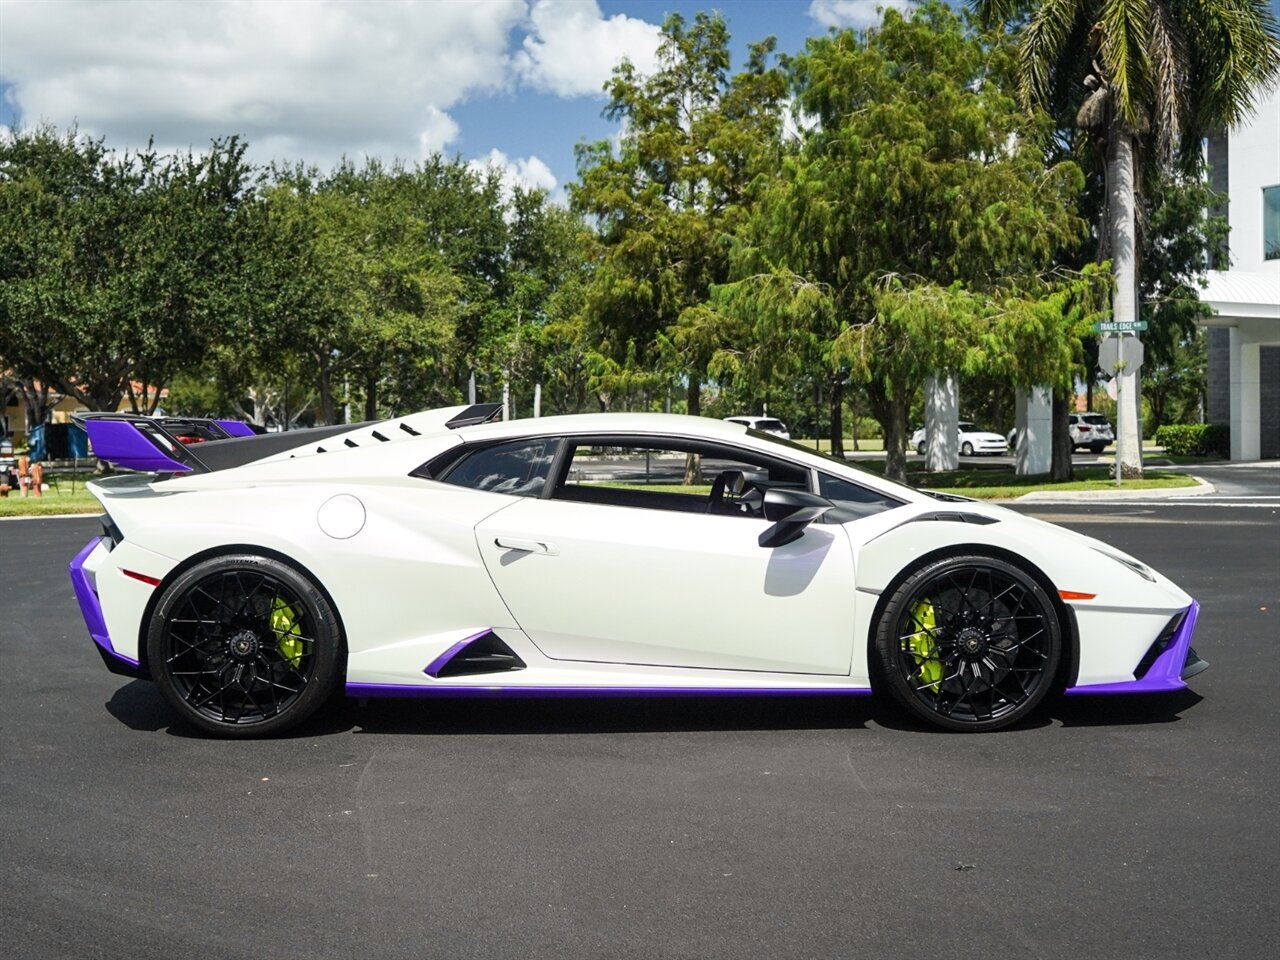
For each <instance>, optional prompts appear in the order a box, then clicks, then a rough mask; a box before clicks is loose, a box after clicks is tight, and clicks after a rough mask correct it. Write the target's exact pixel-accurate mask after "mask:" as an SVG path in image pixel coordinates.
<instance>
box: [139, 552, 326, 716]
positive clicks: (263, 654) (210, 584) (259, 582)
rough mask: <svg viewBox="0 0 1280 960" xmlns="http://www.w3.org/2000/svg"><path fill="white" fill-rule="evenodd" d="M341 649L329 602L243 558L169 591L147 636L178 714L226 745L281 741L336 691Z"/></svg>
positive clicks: (159, 680)
mask: <svg viewBox="0 0 1280 960" xmlns="http://www.w3.org/2000/svg"><path fill="white" fill-rule="evenodd" d="M341 651H342V637H341V631H340V630H339V628H338V622H337V617H336V616H335V614H334V612H333V609H332V607H331V606H330V605H329V602H328V600H327V599H326V598H325V596H324V594H323V593H321V592H320V590H319V589H318V588H317V587H316V585H315V584H313V583H312V582H311V581H310V580H308V579H307V578H306V577H304V576H303V575H302V574H300V573H299V572H298V571H296V570H294V569H293V568H292V567H290V566H288V565H287V564H284V563H281V562H280V561H279V560H275V559H273V558H270V557H261V556H256V555H253V554H236V555H230V556H223V557H214V558H212V559H209V560H205V561H203V562H201V563H197V564H196V565H195V566H193V567H192V568H191V569H189V570H186V571H185V572H183V573H182V575H181V576H179V577H178V578H177V579H176V580H174V581H173V583H171V584H170V585H169V586H168V587H167V588H166V589H165V592H164V595H163V596H162V597H161V598H160V602H159V603H158V604H157V605H156V609H155V613H154V615H153V616H152V618H151V626H150V629H149V631H148V635H147V655H148V657H149V658H150V665H151V675H152V677H153V678H154V679H155V681H156V684H157V686H159V688H160V692H161V693H162V694H163V695H164V697H165V699H166V700H168V701H169V703H170V704H171V705H172V706H173V707H174V709H175V710H177V711H178V713H179V714H180V715H181V716H182V717H183V718H184V719H185V720H188V721H189V722H191V723H192V724H194V725H196V726H197V727H200V728H201V729H203V730H207V731H209V732H211V733H215V734H217V735H219V736H223V737H259V736H269V735H271V734H274V733H279V732H281V731H283V730H286V729H288V728H289V727H292V726H293V725H294V724H297V723H299V722H301V721H302V720H305V719H306V718H307V717H308V716H310V715H311V714H312V713H313V712H315V710H316V708H317V707H319V706H320V704H322V703H323V702H324V701H325V700H326V699H327V698H328V697H329V695H330V694H331V693H332V692H333V690H334V688H335V686H336V685H337V682H338V676H339V672H340V663H341Z"/></svg>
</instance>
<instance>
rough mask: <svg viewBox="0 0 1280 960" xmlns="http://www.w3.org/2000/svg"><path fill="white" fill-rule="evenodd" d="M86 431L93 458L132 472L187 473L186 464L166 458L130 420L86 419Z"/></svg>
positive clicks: (188, 468)
mask: <svg viewBox="0 0 1280 960" xmlns="http://www.w3.org/2000/svg"><path fill="white" fill-rule="evenodd" d="M84 428H85V430H87V431H88V432H89V442H90V443H91V444H93V455H94V456H95V457H97V458H98V459H99V460H106V461H109V462H110V463H114V464H115V465H116V466H118V467H126V468H128V469H130V470H154V471H156V472H158V473H186V472H188V471H189V470H190V469H191V468H190V467H189V466H187V465H186V464H185V463H179V462H178V461H177V460H174V459H171V458H170V457H167V456H165V454H164V453H163V452H161V450H160V448H159V447H157V446H156V445H155V444H154V443H152V442H151V441H150V440H149V439H148V438H147V437H146V435H145V434H143V433H142V432H141V431H140V430H139V429H138V428H137V427H135V426H134V425H133V424H132V423H130V422H128V421H127V420H99V419H86V420H85V421H84Z"/></svg>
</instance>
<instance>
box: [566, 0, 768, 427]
mask: <svg viewBox="0 0 1280 960" xmlns="http://www.w3.org/2000/svg"><path fill="white" fill-rule="evenodd" d="M772 50H773V41H772V40H771V39H770V40H767V41H765V42H763V43H760V44H755V45H753V46H752V47H751V48H750V53H749V58H748V64H747V67H746V69H745V70H744V71H743V72H742V73H739V74H737V75H736V76H734V77H732V78H730V76H729V34H728V31H727V29H726V27H725V22H724V19H723V18H722V17H721V16H720V15H718V14H716V15H709V14H705V13H699V14H698V15H697V16H696V17H695V19H694V22H693V23H692V24H691V25H689V24H686V22H685V21H684V19H683V18H682V17H680V16H679V15H677V14H673V15H671V16H669V17H668V18H667V19H666V21H665V22H664V23H663V27H662V41H661V44H660V46H659V50H658V68H657V70H656V71H655V72H654V73H653V74H652V75H650V76H647V77H642V76H640V75H639V74H638V73H637V72H636V71H635V69H634V68H633V67H632V65H631V64H630V63H627V62H624V63H623V64H622V65H621V66H620V67H618V68H617V69H616V70H615V71H614V74H613V77H612V79H611V80H610V81H609V83H608V84H606V87H605V89H606V92H607V93H608V95H609V104H608V106H607V108H606V110H605V113H606V116H608V117H609V118H610V119H612V120H620V121H623V123H624V127H623V132H622V137H621V140H620V143H619V147H618V149H617V150H616V151H615V149H614V146H613V144H611V143H609V142H607V141H604V142H600V143H596V144H591V145H587V146H580V147H579V148H578V169H579V175H580V178H581V182H580V183H578V184H576V185H574V186H573V187H571V189H570V196H571V198H572V201H573V204H574V207H575V209H577V210H579V211H581V212H583V213H585V214H588V215H590V216H592V217H593V218H595V220H596V223H597V225H598V228H599V238H600V245H601V247H600V257H599V262H598V264H597V266H596V269H595V272H594V274H593V277H592V280H591V283H590V284H589V286H588V288H587V290H586V298H585V303H584V320H585V322H586V324H587V327H588V332H589V336H590V337H591V339H592V340H593V341H594V352H595V354H596V357H595V359H593V360H592V362H591V364H592V367H593V368H594V373H593V378H592V383H593V389H594V390H595V391H596V393H597V394H598V395H599V396H600V398H601V401H602V403H607V402H609V401H608V400H607V399H606V398H610V399H611V398H612V396H613V395H614V394H618V393H620V394H622V395H624V396H628V397H630V396H632V395H634V393H635V392H636V391H637V389H639V390H640V391H641V392H643V393H654V392H658V391H661V390H662V389H664V388H669V386H670V384H671V383H672V382H673V381H674V380H675V379H677V378H679V379H683V380H684V381H685V383H686V386H687V409H688V412H690V413H694V414H696V413H697V412H698V406H699V404H700V400H701V393H700V385H701V381H702V379H703V378H704V377H705V376H706V373H707V368H708V365H709V364H710V363H711V361H712V358H713V356H714V355H715V353H716V351H717V350H719V349H721V347H722V346H723V344H724V343H725V336H726V331H725V330H724V329H723V328H722V326H721V323H720V321H719V318H718V317H717V316H716V315H715V314H713V313H711V312H709V311H708V310H707V309H706V306H705V304H706V301H707V298H708V294H709V291H710V289H711V287H712V286H713V285H714V284H716V283H720V282H723V281H724V280H725V279H727V277H728V273H729V261H728V243H727V242H726V237H727V235H728V233H729V232H730V231H731V230H732V229H733V228H734V226H735V224H737V223H738V222H739V221H740V220H741V218H742V215H743V210H742V204H743V203H744V200H745V197H746V191H747V187H748V184H749V183H750V181H751V178H752V176H753V175H754V173H755V171H756V169H757V168H758V165H759V164H760V163H761V162H762V159H763V158H764V156H765V155H766V154H767V152H768V147H769V145H771V144H773V143H775V142H776V139H777V135H778V131H779V130H780V128H781V106H780V105H781V102H782V97H783V94H784V93H785V80H784V77H783V75H782V73H781V71H780V70H779V69H778V68H776V67H770V66H768V63H767V61H768V57H769V54H770V53H771V52H772Z"/></svg>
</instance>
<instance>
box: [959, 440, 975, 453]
mask: <svg viewBox="0 0 1280 960" xmlns="http://www.w3.org/2000/svg"><path fill="white" fill-rule="evenodd" d="M960 453H961V454H962V455H964V456H966V457H972V456H973V444H972V443H969V442H968V441H966V442H965V443H964V444H963V445H962V446H961V447H960Z"/></svg>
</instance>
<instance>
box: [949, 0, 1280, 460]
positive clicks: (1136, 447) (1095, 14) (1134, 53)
mask: <svg viewBox="0 0 1280 960" xmlns="http://www.w3.org/2000/svg"><path fill="white" fill-rule="evenodd" d="M971 6H972V7H973V8H974V9H975V10H976V11H977V12H978V14H979V16H980V17H981V18H982V19H983V20H984V21H985V22H986V23H989V24H996V23H1005V22H1008V21H1010V20H1013V19H1016V18H1020V17H1023V16H1025V18H1026V21H1025V25H1023V26H1022V27H1021V30H1020V52H1019V61H1020V95H1021V99H1022V101H1023V103H1024V105H1026V106H1028V107H1036V108H1045V109H1048V110H1049V111H1050V112H1051V113H1053V114H1054V115H1055V116H1063V115H1065V114H1068V113H1070V114H1072V115H1074V119H1075V123H1076V124H1077V125H1078V126H1079V128H1080V129H1081V130H1083V131H1084V132H1085V134H1086V136H1087V137H1088V138H1089V140H1090V141H1091V142H1092V143H1093V144H1094V145H1095V146H1096V147H1097V149H1098V150H1100V151H1101V152H1102V153H1103V154H1105V158H1106V160H1105V169H1106V180H1105V184H1106V186H1105V190H1106V200H1105V204H1104V205H1103V214H1102V216H1103V230H1102V235H1103V240H1104V246H1103V249H1102V250H1101V251H1100V254H1099V259H1100V260H1101V259H1105V258H1108V257H1109V258H1110V259H1111V263H1112V270H1113V273H1114V277H1115V284H1114V288H1113V293H1112V318H1113V319H1114V320H1116V321H1118V322H1121V323H1133V322H1135V321H1137V320H1138V312H1137V306H1138V291H1139V280H1138V273H1139V270H1138V246H1139V243H1138V237H1137V233H1136V231H1137V221H1136V211H1137V199H1136V198H1137V196H1138V193H1139V183H1138V177H1137V174H1138V170H1139V164H1140V159H1141V157H1142V155H1143V154H1144V153H1146V154H1149V155H1150V157H1151V158H1152V159H1153V160H1154V161H1155V162H1156V163H1157V164H1158V165H1161V166H1163V165H1165V164H1174V165H1178V166H1180V167H1182V168H1183V169H1185V170H1191V169H1194V168H1195V166H1196V165H1197V164H1198V163H1199V157H1200V152H1201V141H1202V140H1203V138H1204V136H1205V135H1206V134H1207V133H1208V132H1209V131H1210V130H1212V129H1214V128H1217V127H1221V126H1230V125H1233V124H1235V123H1237V122H1239V121H1240V120H1242V119H1243V118H1244V117H1246V116H1247V115H1248V114H1249V112H1250V111H1251V109H1252V99H1253V95H1254V92H1255V91H1256V90H1257V89H1258V88H1259V87H1261V86H1263V85H1265V84H1268V83H1270V82H1272V81H1273V80H1274V79H1275V78H1276V77H1277V76H1278V75H1280V37H1278V36H1277V25H1276V19H1275V15H1274V13H1273V12H1272V10H1271V8H1270V6H1269V4H1268V3H1266V2H1265V0H1044V2H1041V3H1034V4H1032V3H1027V2H1025V0H971ZM1119 391H1120V392H1119V402H1118V410H1117V421H1118V422H1117V434H1116V467H1117V471H1118V473H1119V475H1120V476H1141V474H1142V444H1141V437H1140V435H1139V430H1138V394H1137V371H1136V370H1132V371H1125V372H1122V373H1121V375H1120V377H1119Z"/></svg>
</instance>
